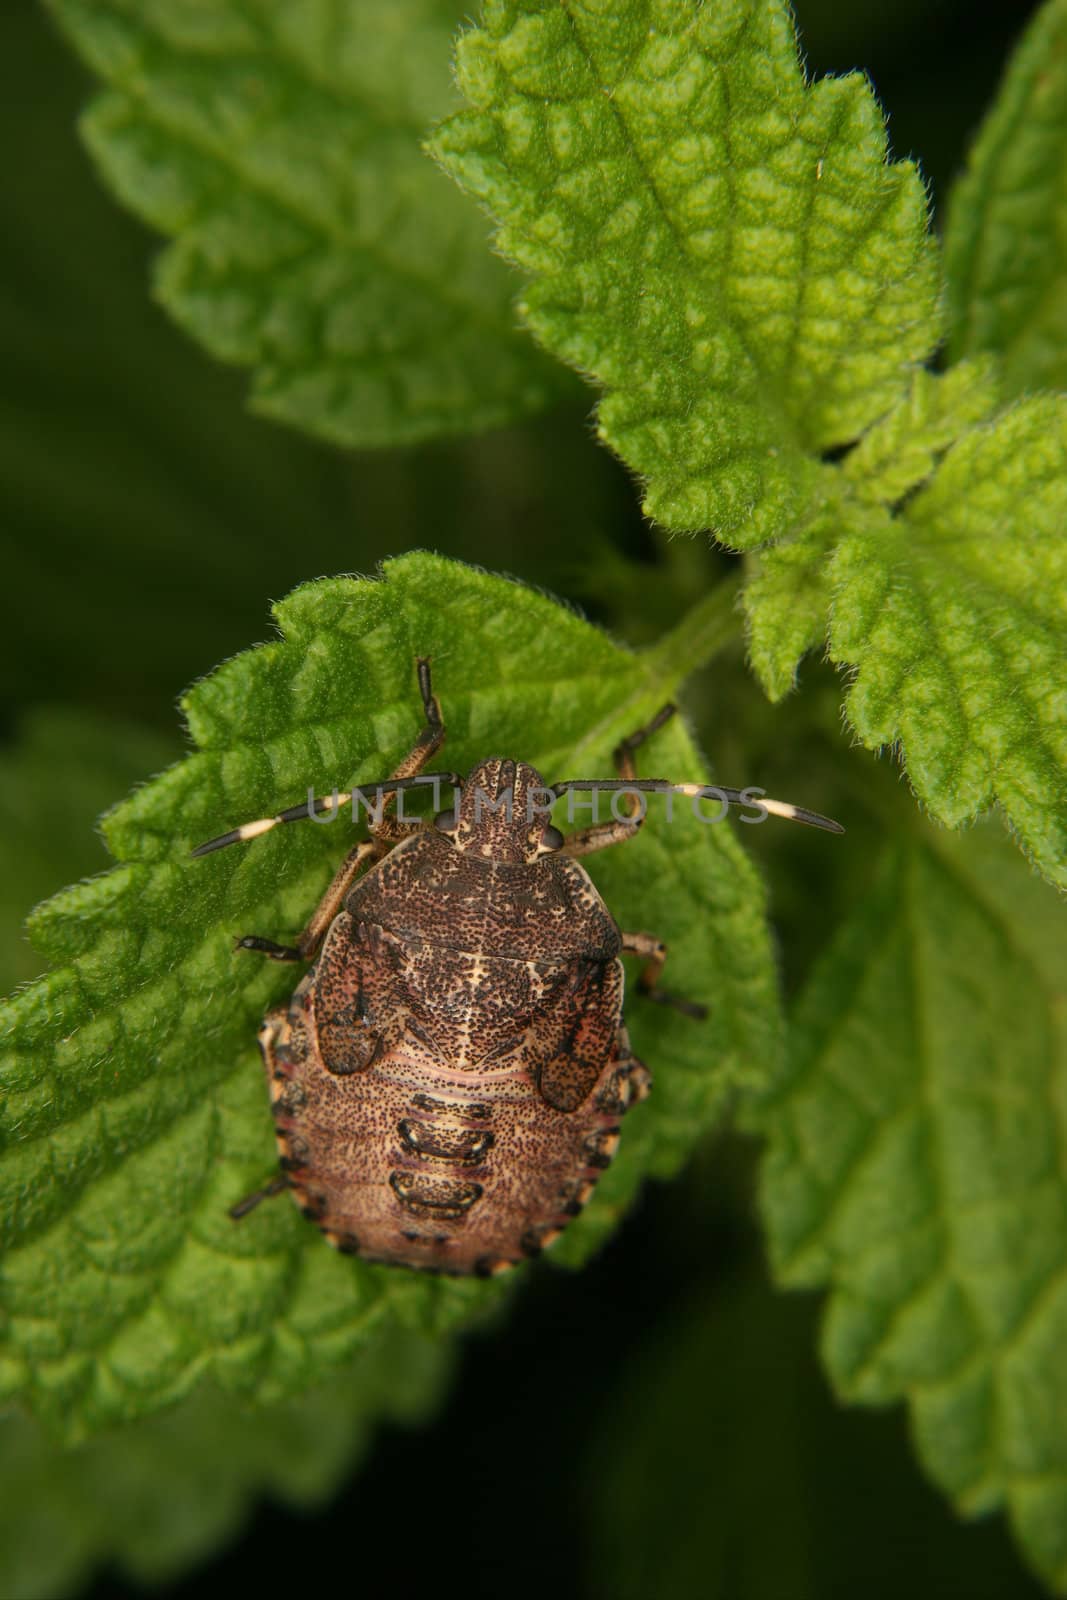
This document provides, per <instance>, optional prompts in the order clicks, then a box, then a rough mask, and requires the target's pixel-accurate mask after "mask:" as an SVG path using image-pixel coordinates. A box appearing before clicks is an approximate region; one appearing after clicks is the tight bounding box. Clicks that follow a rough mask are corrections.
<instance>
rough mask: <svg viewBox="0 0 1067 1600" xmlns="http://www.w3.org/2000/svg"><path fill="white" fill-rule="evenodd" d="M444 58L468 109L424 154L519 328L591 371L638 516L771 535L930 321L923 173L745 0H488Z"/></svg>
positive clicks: (872, 405) (851, 90)
mask: <svg viewBox="0 0 1067 1600" xmlns="http://www.w3.org/2000/svg"><path fill="white" fill-rule="evenodd" d="M458 66H459V81H460V86H461V88H462V89H463V91H464V93H465V94H466V97H467V100H468V102H469V104H470V108H471V109H469V110H467V111H464V112H460V113H458V114H457V115H455V116H453V117H451V118H450V119H449V120H448V121H446V122H445V123H444V125H443V127H442V128H441V129H439V130H438V132H437V133H436V135H435V136H434V139H433V144H432V148H433V150H434V153H435V154H436V155H437V157H438V159H439V160H440V161H441V162H442V163H443V165H444V166H445V167H446V168H447V169H448V170H449V171H450V172H451V173H452V174H453V175H454V176H455V177H456V178H457V180H458V181H459V182H460V183H461V184H462V185H463V187H464V188H466V189H467V190H468V192H469V193H471V194H472V195H474V196H476V197H477V198H478V199H479V200H481V201H482V202H483V204H484V205H485V206H486V207H487V208H488V210H489V211H490V212H491V213H492V215H493V217H494V218H495V219H496V220H497V222H498V223H499V224H500V229H499V233H498V235H497V242H498V245H499V248H500V249H501V251H502V252H503V254H504V255H505V256H507V257H508V258H509V259H511V260H513V261H515V262H517V263H518V264H519V266H521V267H522V268H523V270H524V271H525V272H526V274H527V276H528V278H529V280H530V282H529V287H528V289H527V293H526V299H525V305H524V307H523V315H524V317H525V319H526V321H527V323H528V324H529V326H530V327H531V328H532V329H533V331H534V332H535V333H536V334H537V336H538V338H539V339H540V340H541V341H542V343H543V344H544V345H545V346H546V347H547V348H548V349H549V350H551V351H553V352H554V353H555V354H556V355H558V356H560V357H561V358H562V359H563V360H565V361H567V362H569V363H570V365H572V366H574V367H576V368H577V369H578V370H579V371H582V372H584V373H586V374H587V375H589V376H590V377H591V378H593V379H594V380H595V381H596V382H597V383H598V384H599V385H601V386H602V387H603V389H604V390H605V398H604V400H603V401H602V403H601V406H600V412H599V419H600V424H599V425H600V433H601V436H602V437H603V438H604V439H605V440H606V441H607V442H608V443H609V444H610V445H611V446H612V448H613V449H615V450H616V451H617V452H618V453H619V455H620V456H621V457H622V459H623V460H624V461H625V462H626V463H627V465H629V466H630V467H632V468H633V469H634V470H635V471H637V472H638V473H640V475H641V477H642V479H643V480H644V481H645V485H646V493H645V509H646V510H647V511H648V513H649V515H650V516H652V517H655V518H656V519H657V520H659V521H660V522H662V523H663V524H664V525H666V526H667V527H669V528H672V529H682V530H688V529H695V528H711V529H713V530H714V531H715V533H716V534H718V535H719V536H720V537H721V538H723V539H724V540H727V541H728V542H729V543H731V544H734V545H738V546H751V545H756V544H759V543H761V542H762V541H765V540H767V539H768V538H770V537H772V536H774V535H775V534H777V533H779V532H781V531H782V530H783V528H785V527H786V526H787V525H788V524H789V523H790V521H791V520H792V519H793V518H794V517H795V516H796V515H798V513H799V512H800V511H801V510H802V508H803V507H804V505H805V503H806V501H807V499H808V496H809V494H810V492H811V490H812V487H813V482H814V480H815V479H816V477H817V468H816V463H815V461H814V460H813V457H814V456H817V455H818V454H819V453H820V452H822V451H825V450H827V449H830V448H832V447H834V446H837V445H840V444H843V443H845V442H847V441H849V440H851V439H853V438H855V437H856V436H857V435H858V434H860V433H861V432H862V431H863V430H864V429H865V428H867V427H868V426H870V424H871V423H872V422H874V421H875V420H876V419H877V418H878V417H879V416H880V415H881V414H882V413H883V412H884V411H886V409H887V408H888V407H889V406H890V405H891V404H892V402H893V401H894V400H895V398H896V397H897V395H898V394H899V392H900V390H901V387H902V385H903V383H904V381H905V379H906V377H907V374H908V372H909V370H910V369H911V367H912V366H913V364H914V363H915V362H916V361H919V360H921V359H923V358H924V357H925V356H927V355H929V354H930V352H931V351H932V349H933V348H934V346H935V345H936V344H937V341H938V336H939V317H938V311H937V295H938V288H937V270H938V269H937V259H936V253H935V250H934V247H933V245H932V243H931V241H930V240H929V238H928V236H927V231H926V223H927V216H926V196H925V193H924V190H923V186H922V182H921V180H920V178H919V176H918V173H917V172H916V170H915V168H914V166H913V165H912V164H910V163H907V162H900V163H893V164H888V165H887V163H886V139H885V128H884V125H883V120H882V114H881V112H880V110H879V108H878V106H877V104H876V102H875V100H874V97H873V95H872V93H871V90H870V86H869V84H868V83H867V82H866V80H865V79H864V78H862V77H861V76H859V75H858V74H853V75H851V76H849V77H845V78H825V79H823V80H821V81H820V82H818V83H815V84H807V83H806V82H805V80H804V74H803V71H802V69H801V66H800V62H799V59H798V55H797V46H796V41H795V39H794V36H793V27H792V21H791V17H790V14H789V11H788V8H787V7H786V6H785V5H784V4H780V3H770V4H768V3H764V0H760V3H758V4H757V3H756V0H721V3H717V4H715V5H714V6H707V5H701V4H698V3H697V0H681V3H680V0H627V3H625V4H619V3H618V0H565V3H564V4H559V3H558V0H535V3H529V0H524V3H523V4H521V5H519V4H516V3H514V0H491V3H489V4H487V5H486V6H485V9H484V25H483V27H482V29H481V30H480V31H477V32H474V33H470V34H467V35H466V36H465V37H464V38H463V39H462V40H461V42H460V47H459V54H458Z"/></svg>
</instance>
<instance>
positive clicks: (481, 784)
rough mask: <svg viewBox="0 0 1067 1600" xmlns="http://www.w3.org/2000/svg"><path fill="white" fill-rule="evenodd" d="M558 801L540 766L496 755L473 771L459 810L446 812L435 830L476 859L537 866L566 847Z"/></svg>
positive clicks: (442, 814) (463, 793)
mask: <svg viewBox="0 0 1067 1600" xmlns="http://www.w3.org/2000/svg"><path fill="white" fill-rule="evenodd" d="M554 800H555V796H554V795H553V793H552V791H551V789H548V788H547V787H546V786H545V780H544V779H543V778H542V776H541V774H540V773H539V772H538V771H537V769H536V767H530V766H527V765H526V763H525V762H524V761H507V760H505V759H504V758H503V757H501V756H495V757H494V758H493V759H492V760H490V761H482V762H480V763H479V765H478V766H476V767H475V768H474V769H473V771H472V772H471V773H470V776H469V777H468V778H467V780H466V782H465V783H464V785H463V792H462V795H461V797H460V800H459V804H458V806H457V807H456V808H455V809H453V810H451V811H443V812H441V814H440V815H439V816H438V817H437V818H436V819H435V820H436V826H437V827H438V828H440V829H441V831H442V832H443V833H446V834H448V836H449V837H450V838H451V840H452V842H453V844H454V845H455V846H456V848H457V849H459V850H464V851H467V852H469V854H471V855H476V856H486V857H488V858H489V859H491V860H493V861H508V862H522V861H536V860H537V858H538V857H539V856H543V855H545V854H547V853H548V852H550V851H552V850H558V849H559V847H560V845H562V843H563V838H562V835H561V834H560V833H559V831H558V830H557V829H556V828H554V827H553V826H552V823H551V819H550V812H551V809H552V805H553V802H554Z"/></svg>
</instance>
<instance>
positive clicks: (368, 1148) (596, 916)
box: [193, 659, 842, 1276]
mask: <svg viewBox="0 0 1067 1600" xmlns="http://www.w3.org/2000/svg"><path fill="white" fill-rule="evenodd" d="M417 672H418V682H419V689H420V692H421V696H422V704H423V708H424V712H425V718H426V721H425V726H424V728H423V731H422V733H421V734H420V735H419V737H418V739H417V740H416V742H415V744H414V746H413V748H412V750H411V752H410V754H409V755H408V756H407V757H405V759H404V760H403V761H402V762H401V763H400V765H399V766H398V767H397V769H396V771H395V772H394V773H393V775H392V776H391V777H390V778H388V779H383V780H382V781H381V782H380V783H377V784H373V785H368V786H364V787H361V788H360V789H357V790H354V791H353V792H352V793H350V794H346V795H344V796H343V797H342V796H340V795H337V794H336V793H335V795H334V796H332V797H331V799H330V800H329V801H327V800H324V799H315V798H313V797H309V799H308V801H307V803H306V804H305V805H300V806H294V807H293V808H292V809H291V810H289V811H283V812H281V813H280V814H279V815H278V816H275V817H265V818H262V819H261V820H260V821H258V822H251V823H246V824H245V825H244V826H243V827H240V828H235V829H234V830H233V831H232V832H230V833H226V834H223V835H222V836H221V837H220V838H218V839H212V840H210V841H209V842H208V843H207V844H204V845H200V846H199V848H198V849H197V850H195V851H194V852H193V853H194V855H205V854H207V853H208V852H209V851H212V850H218V849H221V848H222V847H223V846H226V845H230V844H236V843H238V842H239V841H240V840H242V839H251V838H255V837H256V836H258V835H259V834H261V833H265V832H267V831H268V830H269V829H270V828H273V827H275V826H277V825H278V824H279V823H283V822H296V821H299V820H300V819H301V818H307V817H309V816H312V815H314V814H316V813H322V812H324V811H328V810H329V809H330V808H331V807H333V808H334V810H335V811H336V808H337V807H338V806H339V805H340V804H341V803H347V802H348V801H350V800H351V801H353V805H354V807H355V806H356V805H357V804H358V803H359V802H362V803H363V804H365V805H366V806H367V808H368V815H369V834H370V837H369V838H368V839H366V840H364V841H362V842H360V843H359V844H357V845H355V847H354V848H353V849H352V850H350V851H349V853H348V855H347V856H346V857H345V859H344V861H343V862H342V864H341V866H340V868H339V869H338V871H337V873H336V875H335V877H334V879H333V881H332V883H331V884H330V886H329V888H328V889H327V891H326V893H325V895H324V896H323V898H322V900H321V902H320V903H319V905H318V907H317V908H316V910H315V912H314V915H313V916H312V918H311V920H310V922H309V923H308V925H307V927H306V928H305V929H304V931H303V933H302V934H301V935H300V937H299V939H298V940H297V942H296V944H295V945H291V946H289V945H280V944H276V943H275V942H274V941H273V940H271V939H266V938H262V937H260V936H258V935H254V934H252V935H246V936H245V937H243V938H241V939H239V940H238V948H240V949H244V950H254V951H260V952H262V953H263V954H264V955H266V956H267V957H269V958H270V959H272V960H274V961H311V962H312V963H313V964H312V966H311V967H310V969H309V970H308V972H307V973H306V974H305V976H304V978H303V979H302V981H301V982H300V984H299V985H298V986H297V988H296V990H295V992H294V994H293V996H292V999H291V1000H290V1001H289V1003H288V1005H282V1006H279V1007H277V1009H276V1010H274V1011H271V1012H270V1013H269V1014H268V1016H267V1017H266V1019H265V1021H264V1023H263V1026H262V1028H261V1030H260V1034H259V1042H260V1048H261V1050H262V1053H263V1061H264V1065H265V1067H266V1072H267V1080H268V1086H269V1089H270V1097H271V1104H272V1108H273V1113H274V1119H275V1126H276V1131H277V1140H278V1147H279V1151H280V1153H281V1166H282V1175H281V1176H280V1177H278V1178H275V1179H274V1181H273V1182H272V1183H270V1184H268V1185H267V1186H266V1187H265V1188H263V1189H260V1190H258V1191H257V1192H256V1193H255V1194H252V1195H249V1196H248V1198H247V1199H246V1200H243V1201H242V1202H241V1203H240V1204H239V1205H237V1206H235V1207H234V1208H233V1211H232V1213H231V1214H232V1215H233V1216H234V1217H235V1218H237V1217H242V1216H244V1215H246V1214H247V1213H248V1212H249V1211H250V1210H251V1209H252V1207H253V1206H255V1205H256V1204H258V1202H259V1201H260V1200H262V1199H263V1198H265V1197H266V1196H267V1195H272V1194H278V1193H281V1192H282V1191H283V1190H288V1191H289V1192H290V1193H291V1194H292V1196H293V1198H294V1199H295V1200H296V1202H297V1204H298V1205H299V1206H300V1208H301V1210H302V1211H303V1213H304V1215H305V1216H306V1217H308V1218H310V1219H311V1220H312V1221H314V1222H315V1223H317V1224H318V1226H319V1228H320V1229H321V1230H322V1232H323V1234H324V1235H325V1236H326V1238H327V1239H328V1240H329V1241H330V1243H331V1244H334V1245H336V1246H337V1247H338V1249H340V1250H343V1251H347V1252H350V1253H353V1254H358V1255H361V1256H363V1257H364V1258H365V1259H366V1260H369V1261H379V1262H389V1263H394V1264H396V1265H401V1266H407V1267H422V1268H428V1269H430V1270H433V1271H437V1272H449V1273H477V1274H479V1275H483V1276H484V1275H487V1274H491V1273H495V1272H498V1271H502V1270H503V1269H505V1268H507V1267H510V1266H513V1265H515V1264H516V1263H517V1262H519V1261H521V1260H522V1259H523V1258H524V1257H528V1256H534V1255H536V1254H538V1252H539V1251H540V1250H542V1249H543V1248H544V1247H545V1246H546V1245H548V1244H550V1243H551V1242H552V1240H553V1239H554V1238H556V1237H557V1236H558V1234H559V1233H560V1231H561V1230H562V1229H563V1228H564V1227H566V1225H567V1223H568V1221H569V1220H570V1218H571V1217H573V1216H576V1215H577V1214H578V1212H579V1211H581V1209H582V1207H583V1206H584V1205H585V1203H586V1201H587V1200H588V1198H589V1196H590V1195H591V1194H592V1191H593V1189H594V1187H595V1185H596V1182H597V1179H598V1178H599V1176H600V1174H601V1172H602V1171H603V1170H604V1168H605V1167H607V1166H608V1165H609V1164H610V1162H611V1159H612V1156H613V1155H614V1153H615V1148H616V1145H617V1144H618V1139H619V1122H620V1119H621V1118H622V1116H623V1115H624V1113H625V1112H626V1110H627V1109H628V1108H629V1107H630V1106H631V1105H633V1104H634V1103H635V1102H636V1101H638V1100H641V1099H643V1098H644V1097H645V1095H647V1093H648V1090H649V1083H650V1079H649V1074H648V1071H647V1069H646V1068H645V1067H644V1065H643V1064H642V1063H641V1062H640V1061H638V1060H637V1058H636V1057H635V1056H634V1055H633V1053H632V1051H631V1049H630V1041H629V1038H628V1036H627V1032H626V1027H625V1025H624V1022H623V1015H622V1004H623V967H622V962H621V961H620V959H619V957H620V954H621V953H623V952H629V953H632V954H634V955H637V956H640V957H642V958H643V961H644V965H643V968H642V970H641V974H640V977H639V978H638V989H639V991H640V992H641V993H643V994H644V995H645V996H647V998H648V999H651V1000H661V1001H666V1002H668V1003H670V1004H673V1005H676V1006H678V1007H679V1008H680V1009H681V1010H683V1011H686V1012H688V1013H689V1014H690V1015H692V1016H694V1017H697V1018H700V1017H702V1016H704V1015H705V1008H704V1007H703V1006H699V1005H694V1004H692V1003H690V1002H687V1001H684V1000H678V999H677V998H675V997H674V996H670V995H668V994H666V993H665V992H664V991H663V990H661V989H660V988H659V977H660V973H661V971H662V969H663V964H664V960H665V957H666V947H665V945H664V944H663V943H662V942H661V941H660V940H659V939H657V938H655V937H654V936H653V935H651V934H648V933H625V932H621V931H620V930H619V928H618V927H617V926H616V924H615V922H614V920H613V918H612V916H611V913H610V912H609V911H608V908H607V906H606V905H605V904H604V902H603V900H602V899H601V897H600V895H599V894H598V892H597V890H596V888H595V887H594V885H593V882H592V879H591V878H590V877H589V874H588V873H587V872H586V870H585V868H584V867H583V866H582V865H581V864H580V862H579V861H578V860H577V859H576V858H577V857H580V856H584V855H589V854H591V853H592V852H593V851H595V850H601V849H603V848H604V847H605V846H607V845H612V844H618V843H621V842H622V841H623V840H626V839H630V838H632V837H633V836H634V834H636V833H637V831H638V830H639V828H640V827H641V824H642V822H643V820H644V803H643V801H642V800H641V796H642V794H643V793H646V792H666V791H668V790H671V791H673V792H674V793H676V794H683V795H691V796H692V795H706V796H708V797H709V798H714V799H716V800H718V801H719V802H720V803H721V804H722V805H723V806H724V807H725V805H726V804H746V805H750V806H753V807H758V806H761V807H762V808H763V810H764V812H767V813H773V814H776V815H779V816H785V817H789V818H792V819H794V820H796V821H799V822H807V823H810V824H813V825H814V826H816V827H821V828H827V829H830V830H831V831H833V832H841V831H842V830H841V829H840V827H839V826H838V824H837V823H834V822H830V821H828V820H827V819H826V818H825V817H819V816H817V815H815V814H814V813H813V812H810V811H804V810H801V809H800V808H798V807H796V806H792V805H787V804H785V803H784V802H782V801H775V800H768V799H766V798H761V799H759V800H756V799H753V798H752V796H753V794H756V793H758V791H739V790H736V789H721V788H718V787H716V788H708V787H702V786H700V785H697V784H670V783H667V782H666V781H664V780H661V779H654V780H650V779H644V780H639V779H637V778H636V775H635V766H634V752H635V751H636V750H637V749H638V748H639V747H640V745H642V744H643V743H644V741H645V740H646V739H647V738H648V737H649V736H650V735H651V734H653V733H654V732H655V731H656V730H657V729H658V728H660V727H662V725H663V724H664V722H666V721H667V719H668V718H669V717H670V716H671V715H672V714H673V711H674V707H673V706H665V707H664V708H663V710H662V711H661V712H660V713H659V714H658V716H656V717H655V718H653V720H652V721H651V722H650V723H649V724H648V725H647V727H644V728H641V729H639V730H638V732H636V733H634V734H632V735H631V736H630V737H629V738H628V739H625V740H624V741H623V742H622V744H621V745H619V747H618V749H617V750H616V751H615V764H616V768H617V770H618V773H619V777H618V779H617V780H610V781H600V780H591V779H572V780H569V781H567V782H563V783H557V784H554V785H552V786H551V787H548V786H546V785H545V783H544V782H543V780H542V778H541V776H540V774H539V773H538V772H537V771H536V770H535V769H534V768H533V767H531V766H528V765H527V764H526V763H525V762H522V761H515V760H510V759H504V758H501V757H494V758H492V759H490V760H487V761H483V762H482V763H481V764H480V765H479V766H477V767H475V768H474V769H473V771H472V772H470V773H469V774H468V776H467V777H466V778H465V779H463V778H461V777H460V776H459V775H458V774H456V773H441V774H436V775H430V774H426V773H425V770H424V769H425V768H426V766H427V765H428V763H429V762H430V761H431V760H432V758H433V756H434V755H435V754H436V753H437V751H438V750H440V748H441V746H442V744H443V743H444V738H445V728H444V723H443V721H442V718H441V710H440V706H439V705H438V702H437V700H436V699H435V698H434V695H433V692H432V690H431V686H430V666H429V662H428V661H425V660H421V659H420V660H419V661H418V663H417ZM430 783H433V784H440V783H446V784H449V785H451V786H452V791H453V803H452V804H451V805H450V806H449V807H448V808H447V809H444V810H439V811H438V812H437V814H436V816H434V817H433V818H432V819H430V818H421V819H418V820H410V819H409V820H402V819H401V817H400V816H398V815H396V814H394V812H393V810H392V808H393V806H394V804H395V801H396V797H397V795H398V794H400V793H402V792H403V791H405V790H407V789H409V788H413V787H415V786H417V785H422V784H430ZM574 789H583V790H598V789H599V790H609V791H623V792H624V797H623V799H622V802H621V804H618V803H617V804H616V807H615V811H616V812H618V811H619V810H622V813H623V814H622V815H621V816H618V815H614V816H613V819H612V820H611V821H610V822H604V823H594V824H593V825H591V826H589V827H586V828H584V829H581V830H579V831H578V832H575V833H572V834H570V835H569V836H568V837H566V838H564V836H563V835H562V834H561V833H560V832H559V831H558V829H556V828H555V827H553V825H552V823H551V820H550V811H551V807H552V804H553V803H554V802H555V800H557V799H558V798H559V796H560V795H562V794H564V793H566V792H567V791H568V790H574ZM372 795H373V796H374V800H373V801H371V800H370V799H369V797H370V796H372Z"/></svg>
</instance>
